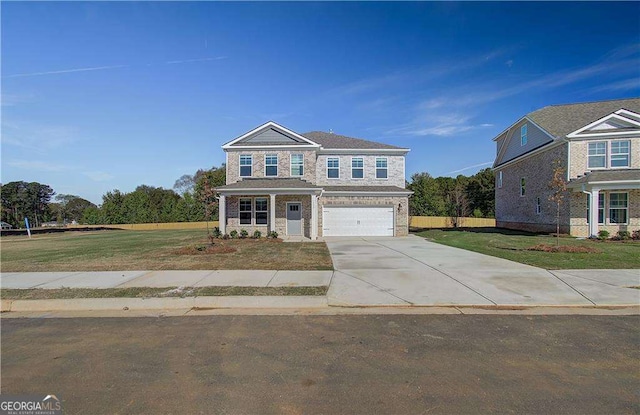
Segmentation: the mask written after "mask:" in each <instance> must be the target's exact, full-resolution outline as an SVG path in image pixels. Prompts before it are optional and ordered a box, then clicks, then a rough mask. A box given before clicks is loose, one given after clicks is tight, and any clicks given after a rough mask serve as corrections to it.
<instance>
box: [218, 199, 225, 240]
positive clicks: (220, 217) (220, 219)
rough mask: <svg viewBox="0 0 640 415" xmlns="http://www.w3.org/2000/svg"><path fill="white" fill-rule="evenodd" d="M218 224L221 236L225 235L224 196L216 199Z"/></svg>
mask: <svg viewBox="0 0 640 415" xmlns="http://www.w3.org/2000/svg"><path fill="white" fill-rule="evenodd" d="M218 224H219V225H218V228H220V232H221V233H222V234H223V235H224V234H225V233H227V197H226V196H225V195H220V199H218Z"/></svg>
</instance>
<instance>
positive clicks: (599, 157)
mask: <svg viewBox="0 0 640 415" xmlns="http://www.w3.org/2000/svg"><path fill="white" fill-rule="evenodd" d="M607 150H608V151H607ZM588 151H589V153H588V162H587V163H588V164H587V166H588V168H590V169H605V168H607V167H609V168H619V167H629V166H630V164H629V155H630V154H631V141H629V140H616V141H596V142H593V143H589V150H588ZM607 162H608V163H607Z"/></svg>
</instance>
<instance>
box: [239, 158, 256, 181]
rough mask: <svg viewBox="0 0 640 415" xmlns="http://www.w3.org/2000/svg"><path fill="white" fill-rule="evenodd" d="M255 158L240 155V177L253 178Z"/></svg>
mask: <svg viewBox="0 0 640 415" xmlns="http://www.w3.org/2000/svg"><path fill="white" fill-rule="evenodd" d="M252 166H253V157H252V156H251V155H250V154H241V155H240V177H251V169H252Z"/></svg>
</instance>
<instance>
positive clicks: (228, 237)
mask: <svg viewBox="0 0 640 415" xmlns="http://www.w3.org/2000/svg"><path fill="white" fill-rule="evenodd" d="M230 238H231V237H230V236H229V234H228V233H225V234H224V235H222V239H230Z"/></svg>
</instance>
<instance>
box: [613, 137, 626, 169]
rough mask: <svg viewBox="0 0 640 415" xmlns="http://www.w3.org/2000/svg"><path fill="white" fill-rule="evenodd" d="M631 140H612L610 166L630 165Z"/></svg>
mask: <svg viewBox="0 0 640 415" xmlns="http://www.w3.org/2000/svg"><path fill="white" fill-rule="evenodd" d="M630 145H631V142H630V141H628V140H627V141H612V142H611V161H610V164H609V165H610V167H629V148H630Z"/></svg>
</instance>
